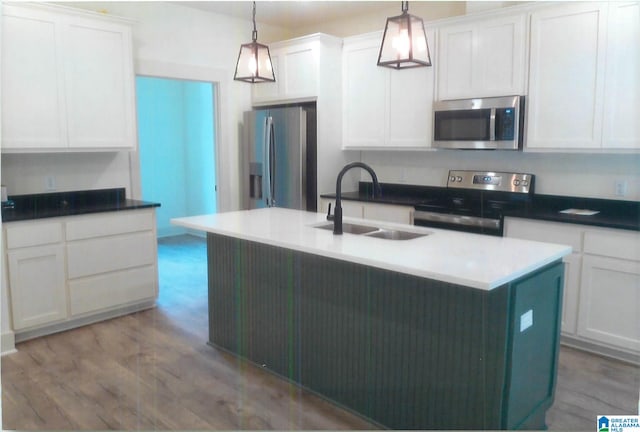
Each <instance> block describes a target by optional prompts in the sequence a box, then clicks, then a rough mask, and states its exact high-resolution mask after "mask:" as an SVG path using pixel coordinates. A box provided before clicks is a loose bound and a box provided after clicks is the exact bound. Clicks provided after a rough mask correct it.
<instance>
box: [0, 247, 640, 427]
mask: <svg viewBox="0 0 640 432" xmlns="http://www.w3.org/2000/svg"><path fill="white" fill-rule="evenodd" d="M159 249H160V279H161V296H160V298H159V300H158V306H157V307H156V308H154V309H151V310H147V311H143V312H138V313H135V314H131V315H127V316H124V317H121V318H116V319H112V320H109V321H105V322H102V323H98V324H94V325H90V326H85V327H82V328H79V329H75V330H71V331H67V332H63V333H58V334H55V335H51V336H47V337H42V338H38V339H34V340H31V341H27V342H23V343H21V344H19V345H18V346H17V348H18V352H17V353H15V354H10V355H7V356H4V357H2V359H1V367H2V410H3V418H2V426H3V429H5V430H6V429H22V430H27V429H28V430H51V429H58V430H78V429H85V430H86V429H92V430H105V429H117V430H134V429H135V430H143V429H144V430H150V429H154V430H156V429H163V430H221V429H225V430H230V429H245V430H246V429H253V430H256V429H277V430H285V429H287V430H291V429H294V430H296V429H306V430H311V429H325V430H326V429H329V430H337V429H342V430H344V429H376V427H375V425H373V424H370V423H368V422H366V421H365V420H363V419H361V418H360V417H358V416H355V415H353V414H351V413H349V412H346V411H344V410H342V409H340V408H338V407H336V406H334V405H332V404H330V403H328V402H326V401H324V400H323V399H321V398H319V397H317V396H315V395H313V394H311V393H309V392H306V391H304V390H301V389H299V388H298V387H297V386H295V385H293V384H290V383H288V382H286V381H284V380H282V379H280V378H278V377H275V376H273V375H272V374H270V373H268V372H266V371H264V370H261V369H260V368H258V367H256V366H254V365H252V364H248V363H246V362H243V361H240V360H238V359H236V358H235V357H233V356H231V355H229V354H226V353H224V352H221V351H218V350H216V349H214V348H212V347H210V346H208V345H206V343H205V342H206V340H207V302H206V272H203V270H204V269H205V268H206V262H205V261H204V256H205V249H204V242H203V241H202V240H201V239H195V238H189V237H187V238H179V239H170V240H164V241H163V242H161V243H160V247H159ZM639 388H640V368H639V367H637V366H633V365H629V364H625V363H621V362H617V361H614V360H609V359H605V358H602V357H599V356H594V355H591V354H587V353H583V352H581V351H577V350H574V349H570V348H564V347H563V349H562V351H561V354H560V368H559V377H558V386H557V391H556V402H555V404H554V406H553V407H552V409H551V410H550V411H549V412H548V414H547V423H548V426H549V429H551V430H593V428H594V425H595V419H596V415H598V414H637V409H638V389H639Z"/></svg>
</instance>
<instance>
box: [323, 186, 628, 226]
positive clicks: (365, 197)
mask: <svg viewBox="0 0 640 432" xmlns="http://www.w3.org/2000/svg"><path fill="white" fill-rule="evenodd" d="M381 188H382V197H376V198H372V197H371V195H372V194H371V190H372V185H371V183H370V182H360V184H359V189H358V191H354V192H344V193H343V194H342V198H343V199H345V200H352V201H363V202H372V203H381V204H395V205H408V206H415V205H419V204H420V203H423V202H427V201H429V200H432V199H436V198H438V197H439V196H442V195H445V194H446V193H447V188H445V187H436V186H415V185H399V184H393V183H382V184H381ZM321 197H323V198H335V194H323V195H321ZM569 208H574V209H589V210H595V211H598V212H599V213H597V214H595V215H593V216H581V215H571V214H564V213H559V212H560V211H561V210H565V209H569ZM505 216H507V217H518V218H526V219H537V220H545V221H552V222H563V223H574V224H582V225H591V226H598V227H604V228H616V229H626V230H632V231H640V202H638V201H623V200H607V199H599V198H580V197H570V196H560V195H537V194H535V195H534V196H533V199H532V200H531V202H530V203H528V204H527V205H523V207H522V208H519V209H514V210H510V211H508V212H505Z"/></svg>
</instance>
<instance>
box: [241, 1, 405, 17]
mask: <svg viewBox="0 0 640 432" xmlns="http://www.w3.org/2000/svg"><path fill="white" fill-rule="evenodd" d="M254 3H255V2H254ZM407 12H409V2H408V1H403V2H402V13H403V14H406V13H407Z"/></svg>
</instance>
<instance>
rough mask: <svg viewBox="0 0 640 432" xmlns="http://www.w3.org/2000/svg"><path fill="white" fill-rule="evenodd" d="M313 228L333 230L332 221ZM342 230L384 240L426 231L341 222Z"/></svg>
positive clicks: (413, 236) (403, 237)
mask: <svg viewBox="0 0 640 432" xmlns="http://www.w3.org/2000/svg"><path fill="white" fill-rule="evenodd" d="M315 228H320V229H326V230H331V231H333V222H327V223H325V224H322V225H316V226H315ZM342 232H343V233H348V234H358V235H365V236H367V237H375V238H380V239H385V240H411V239H414V238H418V237H424V236H427V235H428V234H426V233H416V232H411V231H400V230H392V229H385V228H378V227H374V226H370V225H358V224H352V223H347V222H345V223H343V224H342Z"/></svg>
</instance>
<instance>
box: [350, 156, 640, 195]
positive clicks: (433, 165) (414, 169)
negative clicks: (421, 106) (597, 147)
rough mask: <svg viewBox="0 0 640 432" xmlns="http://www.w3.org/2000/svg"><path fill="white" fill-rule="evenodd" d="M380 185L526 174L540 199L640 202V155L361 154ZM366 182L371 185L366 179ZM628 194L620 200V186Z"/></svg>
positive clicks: (440, 183)
mask: <svg viewBox="0 0 640 432" xmlns="http://www.w3.org/2000/svg"><path fill="white" fill-rule="evenodd" d="M361 157H362V161H363V162H365V163H368V164H370V165H371V166H372V167H373V168H374V170H375V171H376V173H377V174H378V178H379V180H380V181H381V182H387V183H407V184H417V185H426V186H445V185H446V181H447V172H448V170H449V169H469V170H495V171H510V172H525V173H531V174H535V175H536V186H535V187H536V193H539V194H550V195H566V196H580V197H592V198H606V199H623V200H636V201H637V200H640V155H638V154H556V153H526V152H525V153H523V152H509V151H474V150H438V151H427V152H372V151H370V152H362V155H361ZM361 179H362V181H369V180H368V179H367V177H366V176H365V175H363V176H362V177H361ZM619 179H620V180H626V181H627V184H628V193H627V195H626V196H624V197H620V196H616V195H615V189H614V185H615V181H616V180H619Z"/></svg>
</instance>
